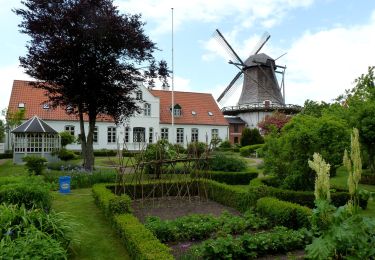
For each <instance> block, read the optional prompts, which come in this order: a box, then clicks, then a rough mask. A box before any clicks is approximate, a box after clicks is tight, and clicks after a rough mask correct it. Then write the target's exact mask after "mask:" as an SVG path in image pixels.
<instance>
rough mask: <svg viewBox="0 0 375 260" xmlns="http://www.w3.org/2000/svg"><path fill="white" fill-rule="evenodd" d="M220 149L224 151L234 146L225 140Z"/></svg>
mask: <svg viewBox="0 0 375 260" xmlns="http://www.w3.org/2000/svg"><path fill="white" fill-rule="evenodd" d="M219 147H220V148H223V149H228V148H232V144H231V143H230V142H229V141H228V140H225V141H222V142H221V143H220V145H219Z"/></svg>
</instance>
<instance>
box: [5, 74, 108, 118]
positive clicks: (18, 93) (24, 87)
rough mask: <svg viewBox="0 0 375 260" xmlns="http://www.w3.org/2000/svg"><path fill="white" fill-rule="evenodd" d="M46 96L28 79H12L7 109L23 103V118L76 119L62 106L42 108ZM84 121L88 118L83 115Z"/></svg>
mask: <svg viewBox="0 0 375 260" xmlns="http://www.w3.org/2000/svg"><path fill="white" fill-rule="evenodd" d="M47 101H48V98H47V97H46V95H45V91H44V90H43V89H39V88H34V87H33V86H31V85H30V81H23V80H14V81H13V88H12V93H11V95H10V100H9V106H8V109H9V111H11V112H12V111H17V110H18V104H19V103H24V104H25V110H26V114H25V119H30V118H32V117H33V116H34V115H37V116H38V117H39V118H41V119H43V120H58V121H77V120H78V117H77V116H75V115H69V114H67V113H66V111H65V109H64V108H62V107H57V108H55V109H52V108H49V109H44V108H43V104H45V103H47ZM85 121H88V118H87V117H85ZM97 121H100V122H113V119H112V118H111V117H109V116H98V118H97Z"/></svg>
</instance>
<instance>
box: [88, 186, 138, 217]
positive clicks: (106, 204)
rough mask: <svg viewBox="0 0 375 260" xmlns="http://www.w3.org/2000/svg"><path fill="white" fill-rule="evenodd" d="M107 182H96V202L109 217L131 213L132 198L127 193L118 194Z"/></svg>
mask: <svg viewBox="0 0 375 260" xmlns="http://www.w3.org/2000/svg"><path fill="white" fill-rule="evenodd" d="M106 186H107V185H106V184H95V185H94V186H93V187H92V192H93V196H94V199H95V202H96V204H97V205H98V206H99V207H100V208H101V209H102V210H103V212H104V214H105V215H106V216H107V217H112V216H113V215H115V214H123V213H130V212H131V211H132V209H131V199H130V198H129V196H127V195H122V196H117V195H115V194H113V193H112V192H111V191H110V190H109V189H107V187H106Z"/></svg>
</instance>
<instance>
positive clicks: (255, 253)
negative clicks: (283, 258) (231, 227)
mask: <svg viewBox="0 0 375 260" xmlns="http://www.w3.org/2000/svg"><path fill="white" fill-rule="evenodd" d="M309 241H310V237H309V236H308V234H307V232H306V230H305V229H301V230H289V229H287V228H285V227H276V228H274V229H273V230H271V231H270V232H261V233H256V234H250V233H247V234H244V235H242V236H239V237H236V238H234V237H233V236H231V235H227V236H226V237H219V238H217V239H209V240H207V241H204V242H203V243H202V244H201V245H198V246H195V247H193V248H192V249H191V252H192V255H193V256H196V257H199V258H203V259H255V258H257V257H259V256H262V255H266V254H276V253H285V252H288V251H292V250H295V249H301V248H303V247H304V246H305V245H306V244H307V243H308V242H309Z"/></svg>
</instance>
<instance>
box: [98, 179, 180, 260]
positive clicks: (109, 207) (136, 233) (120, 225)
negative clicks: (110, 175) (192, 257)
mask: <svg viewBox="0 0 375 260" xmlns="http://www.w3.org/2000/svg"><path fill="white" fill-rule="evenodd" d="M107 185H108V186H110V187H111V188H112V189H114V187H115V185H114V184H112V185H110V184H95V185H94V186H93V188H92V190H93V194H94V199H95V202H96V204H97V205H98V206H99V207H100V208H101V209H102V210H103V212H104V214H105V215H106V216H107V217H108V218H110V219H111V220H112V222H113V223H114V226H115V228H116V230H117V232H118V233H119V235H120V236H121V238H122V239H123V242H124V244H125V246H126V248H127V250H128V252H129V254H130V255H131V256H132V259H173V256H172V255H171V254H170V252H169V251H170V249H169V248H168V247H167V246H165V245H163V244H162V243H161V242H160V241H159V240H158V239H157V238H156V237H155V236H154V235H153V234H152V233H151V231H149V230H148V229H146V228H145V226H144V225H142V224H141V223H140V222H139V221H138V219H137V218H136V217H134V216H133V215H131V214H129V213H130V212H131V199H130V198H129V196H128V195H124V194H123V195H121V196H117V195H115V194H114V193H113V192H112V191H111V190H110V189H108V188H107Z"/></svg>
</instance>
